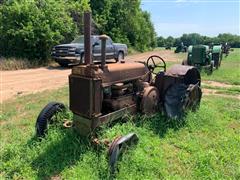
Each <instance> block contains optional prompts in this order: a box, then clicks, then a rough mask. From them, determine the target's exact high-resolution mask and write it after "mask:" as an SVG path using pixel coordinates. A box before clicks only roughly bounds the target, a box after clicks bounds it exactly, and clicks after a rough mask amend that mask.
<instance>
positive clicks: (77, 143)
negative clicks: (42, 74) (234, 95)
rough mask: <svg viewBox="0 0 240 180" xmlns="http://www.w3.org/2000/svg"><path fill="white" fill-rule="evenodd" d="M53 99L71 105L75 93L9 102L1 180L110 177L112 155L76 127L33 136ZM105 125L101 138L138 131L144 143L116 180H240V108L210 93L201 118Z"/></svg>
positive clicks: (127, 157)
mask: <svg viewBox="0 0 240 180" xmlns="http://www.w3.org/2000/svg"><path fill="white" fill-rule="evenodd" d="M49 101H60V102H64V103H66V104H67V102H68V89H67V88H62V89H60V90H55V91H46V92H43V93H38V94H37V95H29V96H25V97H21V98H18V99H16V100H12V101H10V102H8V103H5V104H4V105H3V109H2V112H1V114H2V116H1V121H0V123H1V124H0V141H1V149H0V158H1V163H0V178H2V179H5V178H6V179H7V178H9V179H47V178H50V177H53V176H58V177H62V178H64V179H79V178H80V179H108V178H109V170H108V161H107V158H106V157H107V151H106V150H105V149H101V150H96V149H95V148H93V147H92V146H91V145H90V143H89V142H88V140H87V139H84V138H82V137H79V136H77V134H76V133H74V132H73V131H72V129H63V128H60V127H58V128H53V129H51V130H50V132H49V134H48V136H47V137H46V138H45V139H43V140H42V141H41V142H39V141H37V140H36V139H35V138H34V134H35V131H34V125H35V120H36V118H37V115H38V113H39V112H40V110H41V109H42V107H43V106H44V105H45V104H47V103H48V102H49ZM128 120H129V121H128V122H127V123H120V122H119V123H117V124H116V125H115V126H113V127H107V126H105V127H104V128H102V129H101V130H100V131H99V132H98V134H99V136H100V138H101V139H103V138H108V139H113V138H114V137H116V136H118V135H124V134H128V133H130V132H135V133H137V135H138V136H139V138H140V141H139V143H138V145H137V146H136V147H132V148H130V149H129V150H128V151H127V153H126V154H124V156H123V157H122V159H121V161H119V164H118V168H119V172H118V173H117V174H116V177H117V179H162V178H166V179H206V178H207V179H229V178H231V179H239V178H240V168H239V167H240V158H239V157H240V151H239V149H240V143H239V142H240V104H239V102H238V100H234V99H227V98H218V97H213V96H206V97H204V98H203V101H202V104H201V107H200V109H199V111H197V112H196V113H189V114H188V115H187V116H186V118H185V119H184V121H180V122H174V121H169V120H167V119H165V118H164V117H163V116H161V115H160V114H158V115H156V116H154V117H153V118H147V117H139V116H136V117H129V119H128Z"/></svg>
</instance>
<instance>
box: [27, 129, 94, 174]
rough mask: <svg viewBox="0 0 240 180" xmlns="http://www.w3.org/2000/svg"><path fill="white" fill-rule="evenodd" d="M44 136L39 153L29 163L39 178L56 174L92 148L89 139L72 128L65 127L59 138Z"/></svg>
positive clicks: (74, 162)
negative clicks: (62, 135) (62, 134)
mask: <svg viewBox="0 0 240 180" xmlns="http://www.w3.org/2000/svg"><path fill="white" fill-rule="evenodd" d="M61 131H64V130H61ZM63 133H64V132H63ZM45 138H46V139H44V140H42V141H41V142H40V146H39V147H38V148H39V149H38V150H37V151H38V152H39V155H38V156H37V157H36V158H35V159H34V160H33V161H32V163H31V166H32V168H33V169H34V170H35V171H36V172H37V176H38V178H39V179H51V178H52V177H56V176H58V175H59V174H60V173H61V172H62V171H63V170H64V169H65V168H66V167H71V166H73V165H75V164H76V163H77V162H78V161H79V160H80V159H81V157H82V156H83V155H84V154H85V153H86V152H87V151H89V150H93V147H91V144H90V142H89V140H88V139H87V138H83V137H80V136H79V135H77V133H76V132H74V131H73V130H72V129H67V131H65V133H64V137H62V138H59V140H58V139H52V138H51V139H48V137H45ZM34 140H35V141H36V138H33V139H32V140H30V141H34ZM48 141H49V142H48ZM29 144H33V142H30V143H29ZM41 148H42V149H41Z"/></svg>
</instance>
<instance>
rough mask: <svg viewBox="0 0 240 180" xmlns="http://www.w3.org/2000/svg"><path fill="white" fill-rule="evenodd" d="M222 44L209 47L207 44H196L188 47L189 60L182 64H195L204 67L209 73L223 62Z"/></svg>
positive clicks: (199, 67) (200, 67)
mask: <svg viewBox="0 0 240 180" xmlns="http://www.w3.org/2000/svg"><path fill="white" fill-rule="evenodd" d="M221 53H222V52H221V46H213V47H212V48H209V46H207V45H194V46H189V47H188V56H187V60H184V61H183V62H182V65H189V66H195V67H197V68H198V69H199V70H201V69H202V68H204V69H205V70H207V73H208V74H211V73H212V72H213V68H214V67H215V68H216V69H218V67H219V66H220V64H221V59H222V58H221Z"/></svg>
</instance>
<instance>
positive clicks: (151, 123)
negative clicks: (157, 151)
mask: <svg viewBox="0 0 240 180" xmlns="http://www.w3.org/2000/svg"><path fill="white" fill-rule="evenodd" d="M137 118H138V120H137V121H136V123H135V124H136V126H138V127H146V126H147V128H148V129H150V130H152V132H153V133H154V134H156V135H158V136H159V137H160V138H164V137H165V134H166V133H167V132H168V131H169V130H170V129H171V130H174V131H178V130H180V129H181V128H183V127H184V126H185V125H186V117H185V116H183V117H181V118H179V119H171V118H168V117H166V116H165V115H163V114H161V113H158V114H156V115H154V116H151V117H148V116H142V117H137ZM139 118H140V120H139Z"/></svg>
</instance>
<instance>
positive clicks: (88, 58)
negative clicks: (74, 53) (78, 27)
mask: <svg viewBox="0 0 240 180" xmlns="http://www.w3.org/2000/svg"><path fill="white" fill-rule="evenodd" d="M83 20H84V60H85V63H86V64H92V63H93V62H92V45H91V21H92V15H91V13H90V12H85V13H84V19H83Z"/></svg>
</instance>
